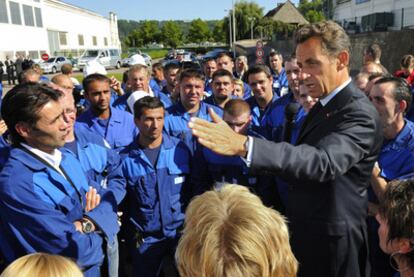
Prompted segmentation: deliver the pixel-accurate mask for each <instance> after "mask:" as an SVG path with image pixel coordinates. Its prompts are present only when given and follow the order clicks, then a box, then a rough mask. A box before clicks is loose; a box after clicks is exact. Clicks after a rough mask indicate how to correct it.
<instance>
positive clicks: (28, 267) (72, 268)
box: [0, 253, 83, 277]
mask: <svg viewBox="0 0 414 277" xmlns="http://www.w3.org/2000/svg"><path fill="white" fill-rule="evenodd" d="M16 276H18V277H32V276H42V277H83V274H82V271H81V270H80V269H79V267H78V266H77V265H76V264H75V263H74V262H73V261H71V260H70V259H68V258H65V257H63V256H58V255H50V254H45V253H34V254H29V255H26V256H23V257H20V258H19V259H17V260H15V261H14V262H13V263H11V264H10V265H9V266H8V267H7V268H6V269H5V270H4V271H3V273H2V274H1V275H0V277H16Z"/></svg>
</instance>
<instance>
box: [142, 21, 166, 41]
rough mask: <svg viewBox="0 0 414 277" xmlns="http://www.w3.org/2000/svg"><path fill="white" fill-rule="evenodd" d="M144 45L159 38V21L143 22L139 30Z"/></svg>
mask: <svg viewBox="0 0 414 277" xmlns="http://www.w3.org/2000/svg"><path fill="white" fill-rule="evenodd" d="M138 33H139V35H140V37H141V39H142V42H143V44H144V45H147V44H149V43H152V42H155V41H157V40H159V38H160V36H161V33H160V29H159V27H158V21H155V20H147V21H144V22H143V23H142V24H141V27H140V28H139V31H138Z"/></svg>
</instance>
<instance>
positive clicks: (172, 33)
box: [161, 20, 183, 48]
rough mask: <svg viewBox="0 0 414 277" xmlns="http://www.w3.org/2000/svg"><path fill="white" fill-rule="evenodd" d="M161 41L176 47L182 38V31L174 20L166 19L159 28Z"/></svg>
mask: <svg viewBox="0 0 414 277" xmlns="http://www.w3.org/2000/svg"><path fill="white" fill-rule="evenodd" d="M161 33H162V41H163V43H164V44H166V45H169V46H171V47H173V48H176V47H177V46H178V45H179V44H180V43H181V42H182V40H183V33H182V31H181V28H180V26H179V25H178V24H177V23H176V22H175V21H171V20H170V21H167V22H165V23H164V25H163V26H162V28H161Z"/></svg>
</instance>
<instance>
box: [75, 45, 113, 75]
mask: <svg viewBox="0 0 414 277" xmlns="http://www.w3.org/2000/svg"><path fill="white" fill-rule="evenodd" d="M93 60H95V61H97V62H98V63H100V64H101V65H103V66H104V67H105V68H109V67H115V68H117V69H118V68H120V67H121V50H120V49H88V50H86V51H85V52H84V53H83V54H82V55H81V56H80V58H79V60H78V67H79V69H80V70H81V71H83V68H84V67H85V66H86V64H87V63H88V62H89V61H93Z"/></svg>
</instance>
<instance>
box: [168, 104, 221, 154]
mask: <svg viewBox="0 0 414 277" xmlns="http://www.w3.org/2000/svg"><path fill="white" fill-rule="evenodd" d="M209 108H212V109H213V110H214V112H215V113H216V114H217V115H218V116H220V117H222V116H223V111H222V110H221V109H220V108H219V107H216V106H213V105H209V104H206V103H204V102H200V108H199V110H198V112H197V113H196V114H195V116H196V117H198V118H201V119H204V120H207V121H211V117H210V115H209V113H208V109H209ZM167 112H168V115H167V116H166V117H165V120H164V130H165V131H166V132H167V133H168V134H169V135H171V136H174V137H178V138H180V139H181V140H182V141H183V142H184V143H185V144H187V146H188V147H189V148H190V150H191V152H192V153H194V151H195V149H196V147H197V146H196V145H197V144H196V140H195V139H194V138H193V135H192V133H191V130H190V128H189V127H188V123H189V122H190V119H191V116H190V114H189V113H188V112H186V110H185V108H184V106H183V105H182V104H181V103H177V104H175V105H174V106H172V107H171V108H169V109H168V110H167Z"/></svg>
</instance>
